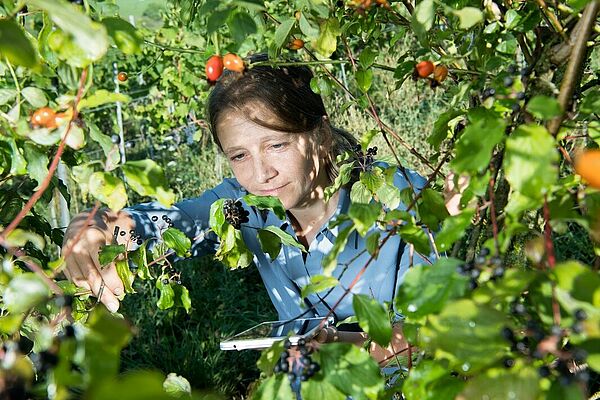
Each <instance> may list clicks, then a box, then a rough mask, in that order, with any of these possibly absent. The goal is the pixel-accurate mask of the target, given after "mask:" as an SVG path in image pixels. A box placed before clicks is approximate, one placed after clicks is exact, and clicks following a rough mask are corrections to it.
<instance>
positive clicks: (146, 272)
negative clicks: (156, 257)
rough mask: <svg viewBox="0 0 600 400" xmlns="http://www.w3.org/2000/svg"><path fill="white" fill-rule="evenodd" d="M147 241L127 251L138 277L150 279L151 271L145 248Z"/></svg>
mask: <svg viewBox="0 0 600 400" xmlns="http://www.w3.org/2000/svg"><path fill="white" fill-rule="evenodd" d="M146 245H147V242H143V243H142V244H141V245H140V247H138V248H137V249H136V250H135V251H132V252H131V253H129V260H130V262H131V263H133V265H134V266H135V267H136V268H137V274H136V276H138V277H139V278H140V279H142V280H146V279H152V278H154V277H153V276H152V273H151V272H150V268H148V254H147V252H146V251H147V250H146Z"/></svg>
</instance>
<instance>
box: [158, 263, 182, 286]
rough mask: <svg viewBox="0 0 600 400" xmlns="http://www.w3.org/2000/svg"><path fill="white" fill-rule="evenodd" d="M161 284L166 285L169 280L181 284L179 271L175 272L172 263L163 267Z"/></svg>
mask: <svg viewBox="0 0 600 400" xmlns="http://www.w3.org/2000/svg"><path fill="white" fill-rule="evenodd" d="M162 276H163V278H162V283H163V285H168V284H169V282H174V283H176V284H178V285H181V272H177V270H175V268H173V266H172V265H168V266H165V267H163V275H162Z"/></svg>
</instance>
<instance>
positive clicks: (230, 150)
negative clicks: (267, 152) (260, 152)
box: [223, 134, 291, 154]
mask: <svg viewBox="0 0 600 400" xmlns="http://www.w3.org/2000/svg"><path fill="white" fill-rule="evenodd" d="M286 135H287V134H286ZM290 135H291V134H290ZM271 140H281V137H280V136H278V135H269V136H266V137H265V138H264V139H263V140H262V141H261V143H265V142H268V141H271ZM239 150H245V147H243V146H232V147H228V148H226V149H223V153H225V154H229V153H232V152H236V151H239Z"/></svg>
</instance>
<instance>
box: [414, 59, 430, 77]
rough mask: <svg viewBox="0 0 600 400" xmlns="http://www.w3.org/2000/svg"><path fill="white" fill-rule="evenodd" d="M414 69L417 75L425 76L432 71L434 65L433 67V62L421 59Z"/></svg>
mask: <svg viewBox="0 0 600 400" xmlns="http://www.w3.org/2000/svg"><path fill="white" fill-rule="evenodd" d="M415 69H416V71H417V74H418V75H419V77H421V78H427V77H428V76H429V75H431V73H432V72H433V69H434V67H433V63H432V62H431V61H429V60H427V61H421V62H420V63H418V64H417V65H416V67H415Z"/></svg>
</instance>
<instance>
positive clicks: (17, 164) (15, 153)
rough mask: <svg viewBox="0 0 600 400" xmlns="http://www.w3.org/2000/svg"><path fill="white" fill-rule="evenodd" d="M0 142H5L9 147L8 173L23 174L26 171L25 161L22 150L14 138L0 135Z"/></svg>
mask: <svg viewBox="0 0 600 400" xmlns="http://www.w3.org/2000/svg"><path fill="white" fill-rule="evenodd" d="M0 142H6V143H8V146H9V147H10V159H11V165H10V173H11V174H12V175H25V174H26V173H27V161H25V157H23V150H22V149H21V148H19V146H17V142H15V139H13V138H12V137H9V136H4V135H0Z"/></svg>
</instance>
